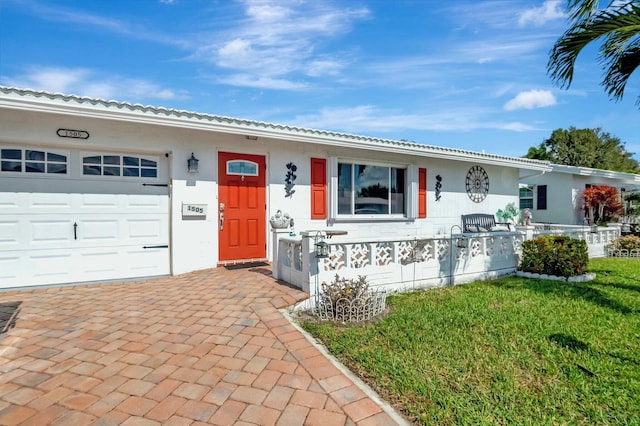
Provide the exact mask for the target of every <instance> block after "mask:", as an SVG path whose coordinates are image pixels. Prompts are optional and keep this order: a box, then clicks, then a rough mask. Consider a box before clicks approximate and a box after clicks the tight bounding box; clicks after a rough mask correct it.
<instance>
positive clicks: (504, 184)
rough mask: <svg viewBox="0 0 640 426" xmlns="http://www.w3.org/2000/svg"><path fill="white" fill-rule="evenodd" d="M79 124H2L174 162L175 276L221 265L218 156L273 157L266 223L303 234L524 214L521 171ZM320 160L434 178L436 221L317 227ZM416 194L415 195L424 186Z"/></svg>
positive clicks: (46, 139) (10, 136)
mask: <svg viewBox="0 0 640 426" xmlns="http://www.w3.org/2000/svg"><path fill="white" fill-rule="evenodd" d="M79 114H80V115H69V114H59V113H45V112H33V111H10V110H3V111H2V114H0V129H1V130H0V142H5V143H12V144H20V145H24V146H41V147H63V148H67V149H86V150H97V151H113V152H121V153H126V152H135V153H151V154H155V155H162V156H164V155H167V156H168V159H169V183H170V187H169V191H170V196H171V229H170V233H171V234H170V235H171V240H170V241H171V242H170V247H171V270H172V273H174V274H179V273H183V272H187V271H192V270H198V269H204V268H210V267H215V266H216V264H217V261H218V244H217V238H218V201H217V197H218V192H217V191H218V188H217V176H218V167H217V161H218V160H217V153H218V152H219V151H229V152H240V153H247V154H259V155H264V156H265V157H266V161H267V175H266V179H267V193H266V196H267V211H266V217H267V218H269V217H270V216H272V215H273V214H275V212H276V211H277V210H278V209H280V210H282V211H284V212H288V213H289V214H290V215H291V216H292V217H293V218H294V221H295V230H296V231H297V232H300V231H303V230H309V229H327V228H332V229H339V230H346V231H348V232H349V236H350V237H353V238H371V237H375V236H380V237H398V236H414V237H429V236H435V235H442V234H448V233H449V232H450V230H451V228H452V226H453V225H460V215H461V214H468V213H489V214H495V213H496V211H497V210H498V209H499V208H504V207H505V205H506V204H507V203H509V202H515V203H516V204H517V201H518V170H517V169H516V168H509V167H501V166H494V165H483V164H481V163H477V162H464V161H453V160H445V159H434V158H425V157H419V156H413V155H404V154H399V153H386V152H380V151H373V150H365V149H354V148H345V147H334V146H331V145H320V144H311V143H304V142H293V141H283V140H275V139H270V138H268V137H262V136H261V137H259V138H258V139H257V140H248V139H246V138H245V137H244V136H243V135H237V134H223V133H216V132H212V131H205V130H195V129H188V128H179V127H171V126H163V125H157V124H147V123H141V122H133V121H130V122H128V121H116V120H112V119H104V118H95V117H91V116H87V115H86V114H82V112H80V113H79ZM59 128H68V129H81V130H85V131H87V132H89V134H90V137H89V139H87V140H82V139H68V138H61V137H59V136H57V134H56V130H57V129H59ZM192 152H193V153H194V154H195V156H196V157H197V158H198V159H199V160H200V162H199V173H197V174H190V173H188V172H187V167H186V161H187V158H189V156H190V155H191V153H192ZM313 157H319V158H326V159H327V164H329V158H331V157H337V158H338V159H351V160H353V159H356V160H359V161H362V163H363V164H366V163H367V162H376V163H388V164H391V165H398V166H414V167H415V168H417V167H425V168H427V170H428V174H427V189H428V194H427V200H428V204H427V218H426V219H415V220H414V219H401V220H383V219H380V220H359V219H358V220H354V219H351V220H341V219H336V220H333V219H329V220H311V219H310V188H309V182H310V170H309V169H310V159H311V158H313ZM289 162H293V163H295V164H296V166H297V167H298V170H297V173H296V175H297V178H296V180H295V188H294V189H295V193H294V195H293V196H292V197H289V198H288V197H285V190H284V179H285V174H286V172H287V169H286V164H287V163H289ZM473 165H481V166H483V167H484V168H485V170H486V171H487V173H488V175H489V180H490V189H489V195H488V196H487V198H486V199H485V200H484V201H483V202H481V203H474V202H473V201H471V200H470V199H469V197H468V195H467V193H466V189H465V176H466V173H467V171H468V170H469V168H470V167H471V166H473ZM437 175H440V176H441V177H442V190H441V199H440V201H435V184H436V176H437ZM328 177H329V176H328ZM567 187H570V185H567ZM412 188H413V190H414V191H415V190H416V187H415V185H413V187H412ZM550 190H551V187H550ZM550 193H551V191H550ZM407 195H408V196H409V197H411V196H413V195H412V194H407ZM183 203H190V204H205V205H206V206H207V209H208V212H207V215H206V218H203V219H200V218H199V219H189V218H183V217H182V214H181V210H182V204H183ZM553 203H554V202H553V201H552V200H551V199H550V200H549V206H552V205H554V204H553ZM538 218H539V217H537V218H536V219H538ZM454 232H455V231H454ZM265 233H266V236H267V247H268V253H269V255H270V251H271V250H270V248H271V247H272V241H270V238H271V232H270V231H269V229H267V230H266V231H265Z"/></svg>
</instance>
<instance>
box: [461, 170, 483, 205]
mask: <svg viewBox="0 0 640 426" xmlns="http://www.w3.org/2000/svg"><path fill="white" fill-rule="evenodd" d="M466 187H467V195H468V196H469V198H471V201H473V202H474V203H481V202H483V201H484V199H485V198H487V194H489V175H488V174H487V172H486V171H485V170H484V169H483V168H482V167H480V166H473V167H471V168H470V169H469V171H468V172H467V180H466Z"/></svg>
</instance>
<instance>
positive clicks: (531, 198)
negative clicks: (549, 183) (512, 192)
mask: <svg viewBox="0 0 640 426" xmlns="http://www.w3.org/2000/svg"><path fill="white" fill-rule="evenodd" d="M523 188H525V187H520V188H518V207H519V208H520V209H521V210H522V209H523V208H528V209H531V210H533V208H534V203H533V200H534V198H535V193H534V186H533V185H527V186H526V188H527V189H528V190H529V192H530V195H531V196H530V197H522V196H521V194H520V190H521V189H523ZM521 200H530V201H531V207H522V205H521V204H520V201H521Z"/></svg>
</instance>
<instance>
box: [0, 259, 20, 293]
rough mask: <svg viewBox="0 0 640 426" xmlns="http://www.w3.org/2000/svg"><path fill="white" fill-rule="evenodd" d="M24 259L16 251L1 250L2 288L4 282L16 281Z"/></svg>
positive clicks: (0, 277)
mask: <svg viewBox="0 0 640 426" xmlns="http://www.w3.org/2000/svg"><path fill="white" fill-rule="evenodd" d="M22 269H23V268H22V259H21V258H20V256H17V255H16V254H15V253H14V254H11V253H2V252H0V288H1V287H2V285H1V283H2V282H10V281H15V280H16V279H17V278H18V274H19V272H20V271H21V270H22Z"/></svg>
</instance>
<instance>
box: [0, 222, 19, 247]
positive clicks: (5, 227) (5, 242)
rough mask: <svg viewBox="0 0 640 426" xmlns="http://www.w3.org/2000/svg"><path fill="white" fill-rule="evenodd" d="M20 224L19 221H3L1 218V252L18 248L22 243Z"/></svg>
mask: <svg viewBox="0 0 640 426" xmlns="http://www.w3.org/2000/svg"><path fill="white" fill-rule="evenodd" d="M19 224H20V222H19V221H17V220H2V219H1V218H0V250H2V249H3V248H10V247H14V248H15V247H17V246H18V244H19V243H20V225H19Z"/></svg>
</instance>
